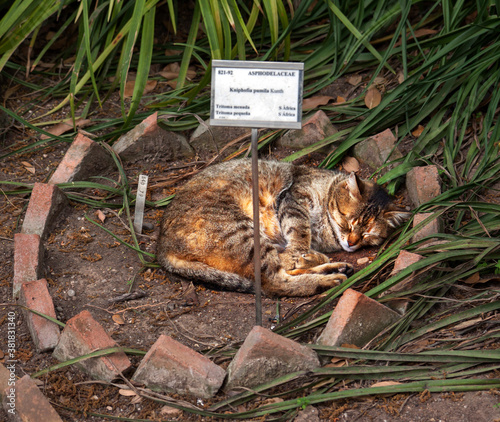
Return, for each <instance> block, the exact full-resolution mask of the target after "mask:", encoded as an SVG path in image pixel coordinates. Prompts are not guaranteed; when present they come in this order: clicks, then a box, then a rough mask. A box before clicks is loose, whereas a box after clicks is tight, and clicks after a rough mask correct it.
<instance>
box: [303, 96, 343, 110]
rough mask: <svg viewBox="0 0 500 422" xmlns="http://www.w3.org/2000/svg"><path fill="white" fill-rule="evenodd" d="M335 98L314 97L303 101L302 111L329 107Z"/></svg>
mask: <svg viewBox="0 0 500 422" xmlns="http://www.w3.org/2000/svg"><path fill="white" fill-rule="evenodd" d="M334 99H335V98H333V97H330V96H328V95H316V96H314V97H310V98H306V99H305V100H304V101H302V109H304V110H310V109H312V108H316V107H318V106H321V105H327V104H328V103H329V102H330V101H332V100H334Z"/></svg>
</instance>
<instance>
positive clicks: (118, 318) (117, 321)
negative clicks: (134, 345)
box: [112, 314, 125, 325]
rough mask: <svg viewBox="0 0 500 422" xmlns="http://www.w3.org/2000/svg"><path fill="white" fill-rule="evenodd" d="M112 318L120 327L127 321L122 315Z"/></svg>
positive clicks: (115, 315)
mask: <svg viewBox="0 0 500 422" xmlns="http://www.w3.org/2000/svg"><path fill="white" fill-rule="evenodd" d="M112 318H113V321H114V322H116V323H117V324H118V325H123V324H125V321H124V320H123V317H122V316H121V315H120V314H114V315H113V316H112Z"/></svg>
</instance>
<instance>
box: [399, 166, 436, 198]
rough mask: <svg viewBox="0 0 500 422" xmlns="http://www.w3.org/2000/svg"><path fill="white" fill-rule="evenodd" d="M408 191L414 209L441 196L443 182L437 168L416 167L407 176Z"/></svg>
mask: <svg viewBox="0 0 500 422" xmlns="http://www.w3.org/2000/svg"><path fill="white" fill-rule="evenodd" d="M406 189H408V196H409V197H410V200H411V202H412V204H413V206H414V207H418V206H419V205H422V204H423V203H425V202H428V201H430V200H431V199H433V198H435V197H436V196H439V195H441V181H440V178H439V174H438V170H437V167H436V166H434V165H432V166H424V167H414V168H412V169H411V170H410V171H409V172H408V173H407V175H406Z"/></svg>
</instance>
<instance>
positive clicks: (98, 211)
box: [96, 210, 106, 223]
mask: <svg viewBox="0 0 500 422" xmlns="http://www.w3.org/2000/svg"><path fill="white" fill-rule="evenodd" d="M96 214H97V218H98V219H99V220H101V223H104V220H106V215H105V214H104V213H103V212H102V211H101V210H97V211H96Z"/></svg>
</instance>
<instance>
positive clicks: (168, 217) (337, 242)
mask: <svg viewBox="0 0 500 422" xmlns="http://www.w3.org/2000/svg"><path fill="white" fill-rule="evenodd" d="M259 190H260V192H259V198H260V232H261V233H260V239H261V259H262V290H263V292H265V293H266V294H268V295H273V296H308V295H312V294H315V293H318V292H320V291H322V290H325V289H328V288H330V287H332V286H335V285H337V284H338V283H340V282H342V281H343V280H345V279H346V274H348V273H350V272H351V271H352V268H351V266H350V265H349V264H346V263H341V262H340V263H330V261H329V259H328V258H327V257H326V256H325V255H324V253H331V252H334V251H337V250H341V249H344V250H346V251H354V250H356V249H358V248H360V247H362V246H364V245H379V244H380V243H381V242H382V241H383V239H385V238H386V237H387V236H388V234H389V232H390V231H391V230H392V229H393V228H394V227H396V226H397V225H399V224H400V223H401V222H402V221H403V220H404V219H405V218H407V216H408V215H407V213H404V212H401V211H398V210H396V209H395V207H394V206H393V205H392V202H391V198H390V197H389V195H388V194H387V193H386V192H385V191H384V190H383V189H382V188H381V187H379V186H378V185H376V184H375V183H373V182H371V181H362V180H360V179H358V178H357V177H356V176H355V175H354V173H352V174H351V175H348V174H344V173H341V172H335V171H330V170H321V169H317V168H311V167H306V166H295V165H292V164H288V163H281V162H275V161H260V162H259ZM252 212H253V211H252V174H251V163H250V161H249V160H233V161H230V162H227V163H223V164H219V165H216V166H213V167H210V168H208V169H206V170H204V171H203V172H201V173H199V174H198V175H196V176H194V177H193V178H192V179H191V180H190V181H189V182H187V183H186V184H185V185H184V186H182V187H181V188H180V189H179V190H178V191H177V193H176V196H175V198H174V200H173V201H172V202H171V203H170V204H169V205H168V207H167V209H166V211H165V216H164V220H163V222H162V224H161V229H160V236H159V239H158V248H157V259H158V261H159V262H160V263H161V264H162V265H163V266H164V267H165V268H166V269H167V270H168V271H170V272H173V273H175V274H178V275H181V276H183V277H187V278H190V279H195V280H201V281H206V282H209V283H211V284H215V285H217V286H220V287H222V288H226V289H230V290H237V291H247V292H250V291H252V290H253V285H254V283H253V278H254V268H253V253H254V252H253V251H254V248H253V218H252V215H253V214H252Z"/></svg>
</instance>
